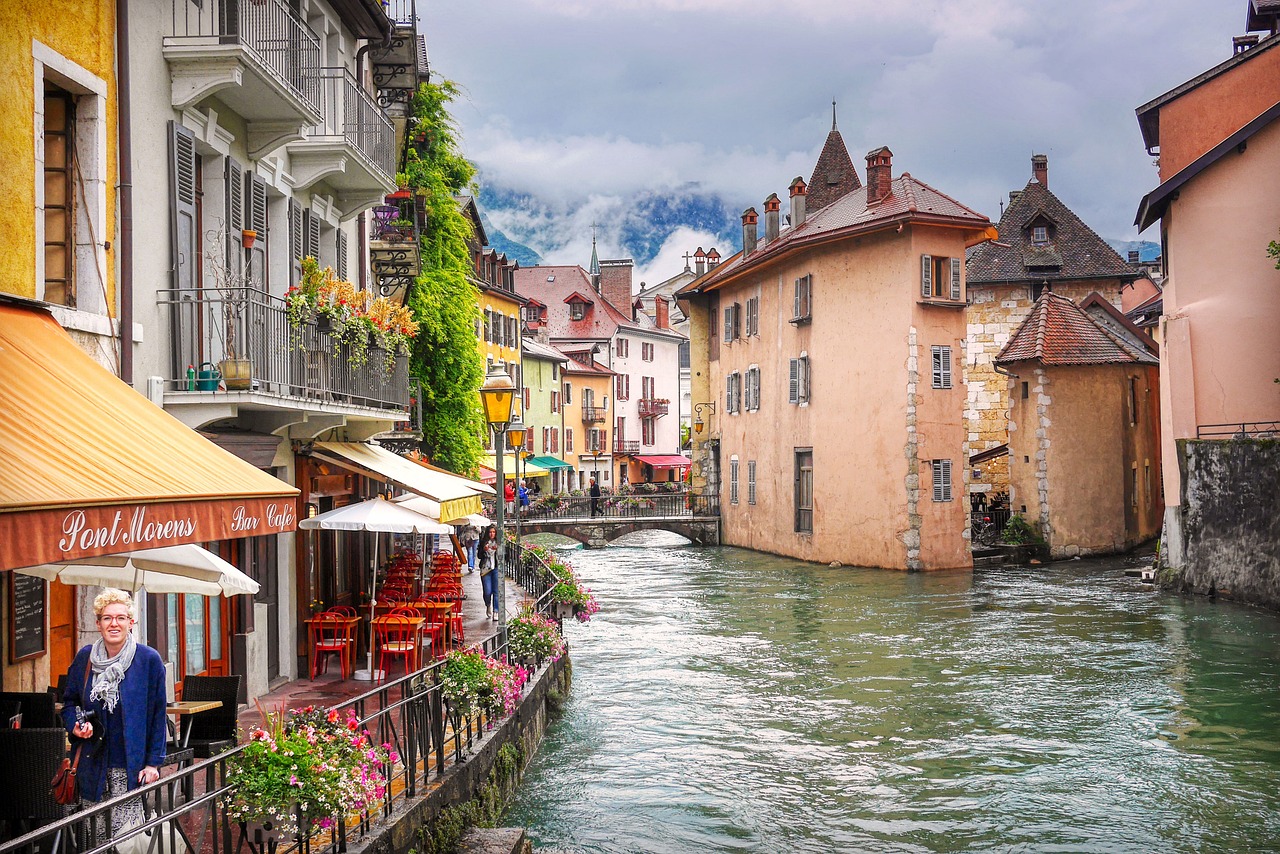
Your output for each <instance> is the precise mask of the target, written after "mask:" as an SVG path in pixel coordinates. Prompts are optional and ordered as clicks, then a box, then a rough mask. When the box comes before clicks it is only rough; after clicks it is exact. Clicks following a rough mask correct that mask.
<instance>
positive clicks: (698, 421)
mask: <svg viewBox="0 0 1280 854" xmlns="http://www.w3.org/2000/svg"><path fill="white" fill-rule="evenodd" d="M704 409H709V410H711V414H712V415H715V414H716V405H715V403H695V404H694V405H693V430H694V432H695V433H701V432H702V428H703V427H705V426H706V423H705V422H703V420H702V410H704Z"/></svg>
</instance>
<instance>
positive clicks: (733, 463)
mask: <svg viewBox="0 0 1280 854" xmlns="http://www.w3.org/2000/svg"><path fill="white" fill-rule="evenodd" d="M729 503H730V504H737V503H738V458H737V457H730V458H729Z"/></svg>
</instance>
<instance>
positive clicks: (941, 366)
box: [932, 346, 951, 388]
mask: <svg viewBox="0 0 1280 854" xmlns="http://www.w3.org/2000/svg"><path fill="white" fill-rule="evenodd" d="M932 350H933V387H934V388H951V348H950V347H937V346H935V347H933V348H932Z"/></svg>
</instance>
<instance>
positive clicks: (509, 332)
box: [458, 196, 528, 402]
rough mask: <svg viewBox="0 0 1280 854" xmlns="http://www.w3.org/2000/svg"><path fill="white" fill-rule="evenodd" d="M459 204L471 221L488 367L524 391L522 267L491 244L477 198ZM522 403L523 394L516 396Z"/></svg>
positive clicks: (473, 279) (480, 330)
mask: <svg viewBox="0 0 1280 854" xmlns="http://www.w3.org/2000/svg"><path fill="white" fill-rule="evenodd" d="M458 205H459V207H461V208H462V213H463V215H464V216H466V218H467V219H468V220H470V222H471V233H472V238H471V240H470V241H469V245H470V248H471V260H472V263H473V264H474V265H475V269H474V272H473V275H472V276H471V283H472V284H473V285H475V286H476V290H477V291H479V297H478V299H477V304H478V307H479V309H480V319H479V320H478V321H476V337H477V338H479V339H480V352H481V353H483V354H484V357H485V366H486V368H487V367H488V366H490V365H498V366H499V367H502V368H504V369H505V370H506V371H507V373H508V374H510V375H511V379H512V381H513V382H514V383H515V384H516V388H517V389H523V388H524V386H523V382H522V379H521V376H520V327H521V314H522V310H523V306H524V304H525V303H527V302H528V300H527V299H525V298H524V297H522V296H520V295H519V294H517V293H516V286H515V271H516V268H517V267H519V266H520V265H519V264H517V263H516V262H515V261H508V260H507V256H506V255H505V254H503V253H501V252H498V251H497V250H496V249H493V248H492V247H490V246H489V245H488V242H489V239H488V237H487V236H486V235H485V232H484V225H483V224H482V223H481V222H480V211H479V209H478V208H477V207H476V201H475V199H473V198H471V197H470V196H459V197H458ZM517 398H518V400H520V401H521V402H522V401H523V397H522V395H517Z"/></svg>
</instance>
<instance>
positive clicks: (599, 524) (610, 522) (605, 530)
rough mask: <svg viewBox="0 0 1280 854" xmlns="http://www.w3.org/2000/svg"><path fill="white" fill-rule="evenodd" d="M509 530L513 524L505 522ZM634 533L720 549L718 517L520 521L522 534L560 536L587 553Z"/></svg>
mask: <svg viewBox="0 0 1280 854" xmlns="http://www.w3.org/2000/svg"><path fill="white" fill-rule="evenodd" d="M507 525H508V530H513V529H514V520H508V521H507ZM635 531H671V532H672V533H676V534H679V535H680V536H682V537H684V538H685V539H687V540H689V542H691V543H693V544H694V545H696V546H718V545H720V517H719V516H690V515H687V514H686V515H680V516H627V517H620V518H609V517H602V516H597V517H594V518H592V517H590V516H587V517H583V518H578V519H521V520H520V533H521V534H559V535H561V536H562V537H568V538H569V539H571V540H577V541H578V542H580V543H582V544H583V545H584V546H585V547H587V548H589V549H602V548H604V547H605V546H607V545H608V544H609V543H611V542H613V541H614V540H616V539H618V538H619V537H622V536H624V535H626V534H630V533H633V532H635Z"/></svg>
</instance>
